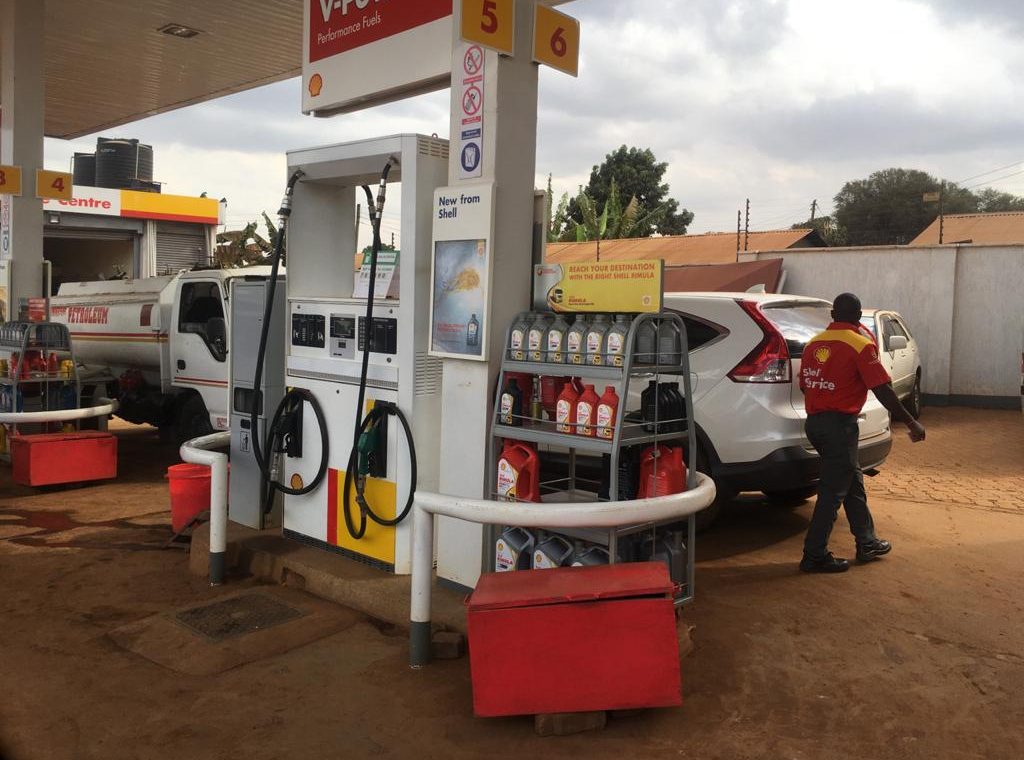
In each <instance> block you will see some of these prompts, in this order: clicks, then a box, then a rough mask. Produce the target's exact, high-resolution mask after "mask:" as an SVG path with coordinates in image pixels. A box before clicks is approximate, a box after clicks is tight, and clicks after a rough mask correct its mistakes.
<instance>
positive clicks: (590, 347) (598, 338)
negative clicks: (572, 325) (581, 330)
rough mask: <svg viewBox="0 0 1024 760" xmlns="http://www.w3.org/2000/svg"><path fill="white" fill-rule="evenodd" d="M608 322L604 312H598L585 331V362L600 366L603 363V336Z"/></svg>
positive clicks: (606, 331) (605, 333)
mask: <svg viewBox="0 0 1024 760" xmlns="http://www.w3.org/2000/svg"><path fill="white" fill-rule="evenodd" d="M609 327H611V325H610V324H609V322H608V316H607V315H606V314H598V315H596V316H595V317H594V321H593V322H592V323H591V324H590V329H589V330H588V331H587V364H591V365H593V366H595V367H601V366H603V365H604V364H605V338H606V337H607V335H608V328H609Z"/></svg>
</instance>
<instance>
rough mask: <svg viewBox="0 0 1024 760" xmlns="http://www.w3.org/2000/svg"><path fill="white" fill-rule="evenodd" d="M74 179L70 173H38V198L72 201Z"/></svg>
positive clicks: (41, 171) (42, 171) (41, 170)
mask: <svg viewBox="0 0 1024 760" xmlns="http://www.w3.org/2000/svg"><path fill="white" fill-rule="evenodd" d="M71 185H72V178H71V175H70V174H69V173H68V172H51V171H47V170H46V169H39V170H37V171H36V197H37V198H51V199H53V200H57V201H69V200H71Z"/></svg>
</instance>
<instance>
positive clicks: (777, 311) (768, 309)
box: [762, 303, 832, 359]
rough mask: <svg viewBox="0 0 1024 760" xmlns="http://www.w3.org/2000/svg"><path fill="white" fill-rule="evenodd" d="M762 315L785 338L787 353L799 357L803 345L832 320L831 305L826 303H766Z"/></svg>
mask: <svg viewBox="0 0 1024 760" xmlns="http://www.w3.org/2000/svg"><path fill="white" fill-rule="evenodd" d="M762 311H763V312H764V315H765V316H766V317H768V319H769V320H770V321H771V322H772V324H774V325H775V326H776V327H777V328H779V332H781V333H782V337H783V338H785V339H786V346H787V347H788V348H789V355H790V356H791V357H792V358H794V359H798V358H800V355H801V354H802V353H803V352H804V347H805V346H806V345H807V344H808V342H809V341H810V340H811V338H813V337H814V336H815V335H817V334H818V333H820V332H822V331H824V330H825V328H827V327H828V326H829V323H830V322H831V321H832V307H831V306H829V305H828V304H827V303H820V304H819V303H811V304H798V303H777V304H771V303H767V304H765V305H764V306H763V307H762Z"/></svg>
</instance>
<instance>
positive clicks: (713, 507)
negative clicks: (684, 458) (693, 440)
mask: <svg viewBox="0 0 1024 760" xmlns="http://www.w3.org/2000/svg"><path fill="white" fill-rule="evenodd" d="M697 472H702V473H704V474H705V475H708V476H710V475H711V465H710V464H709V457H708V455H707V453H706V452H705V451H704V447H703V446H698V447H697ZM735 498H736V490H735V489H732V488H729V487H728V486H723V485H721V484H719V482H718V481H717V480H716V481H715V500H714V501H713V502H711V504H710V505H709V506H708V507H706V508H704V509H702V510H701V511H700V512H698V513H697V518H696V520H695V525H694V528H695V529H696V531H697V532H698V533H703V532H704V531H705V530H707V529H708V528H710V527H711V526H712V525H713V524H714V522H715V520H717V519H718V515H719V513H720V512H721V511H722V504H724V503H725V502H727V501H732V500H733V499H735Z"/></svg>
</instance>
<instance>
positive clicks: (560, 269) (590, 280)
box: [533, 259, 665, 313]
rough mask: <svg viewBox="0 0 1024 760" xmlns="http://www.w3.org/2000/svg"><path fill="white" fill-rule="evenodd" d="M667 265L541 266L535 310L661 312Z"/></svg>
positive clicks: (537, 271) (535, 272)
mask: <svg viewBox="0 0 1024 760" xmlns="http://www.w3.org/2000/svg"><path fill="white" fill-rule="evenodd" d="M664 273H665V262H664V261H663V260H662V259H646V260H638V261H609V262H608V263H604V262H596V261H595V262H586V263H580V264H540V265H538V266H536V267H534V269H533V284H534V287H533V292H534V299H535V301H536V302H535V303H534V308H537V309H550V310H551V311H557V312H580V311H587V312H593V311H597V312H619V313H622V312H629V313H640V312H650V313H654V312H659V311H661V301H662V294H663V291H664Z"/></svg>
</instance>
